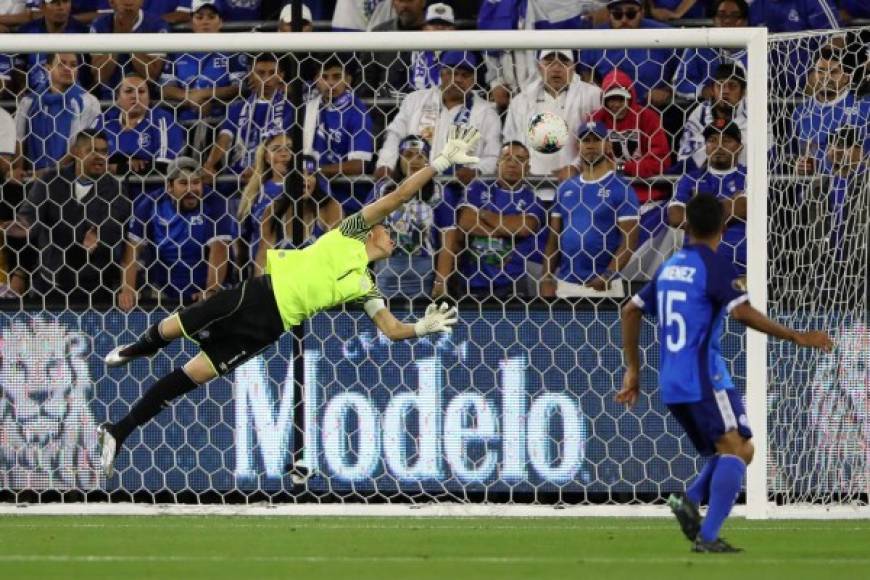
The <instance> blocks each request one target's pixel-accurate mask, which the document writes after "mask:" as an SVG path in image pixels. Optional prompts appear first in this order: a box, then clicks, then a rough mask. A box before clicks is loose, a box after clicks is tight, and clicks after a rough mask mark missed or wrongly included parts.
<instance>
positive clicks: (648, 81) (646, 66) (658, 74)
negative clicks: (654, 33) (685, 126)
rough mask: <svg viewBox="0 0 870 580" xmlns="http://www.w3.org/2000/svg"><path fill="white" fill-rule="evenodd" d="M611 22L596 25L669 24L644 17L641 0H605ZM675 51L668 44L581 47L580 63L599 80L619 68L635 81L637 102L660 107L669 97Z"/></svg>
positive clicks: (631, 27)
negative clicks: (625, 46) (606, 0)
mask: <svg viewBox="0 0 870 580" xmlns="http://www.w3.org/2000/svg"><path fill="white" fill-rule="evenodd" d="M607 9H608V11H609V14H610V22H608V23H607V24H604V25H602V26H599V27H598V28H603V29H611V30H635V29H638V28H670V26H668V25H667V24H663V23H661V22H658V21H656V20H650V19H648V18H644V15H643V2H642V0H611V1H610V2H608V3H607ZM677 61H678V59H677V55H676V53H675V52H674V50H673V49H670V48H609V49H605V50H601V49H586V50H581V51H580V63H581V66H582V67H583V68H585V69H586V71H588V72H590V73H592V74H594V75H595V76H596V77H597V78H598V79H599V80H600V79H602V78H604V76H605V75H607V73H609V72H610V71H612V70H614V69H617V68H618V69H620V70H622V71H624V72H625V73H627V74H628V76H630V77H631V79H632V80H633V81H634V82H635V85H634V86H635V88H636V90H637V96H638V103H639V104H641V105H644V104H646V103H649V104H650V105H653V106H654V107H657V108H659V109H664V108H665V107H667V106H668V105H669V104H670V103H671V100H672V97H673V91H672V89H671V86H670V84H669V83H670V81H671V80H672V79H673V78H674V71H675V70H676V67H677Z"/></svg>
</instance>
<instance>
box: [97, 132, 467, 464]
mask: <svg viewBox="0 0 870 580" xmlns="http://www.w3.org/2000/svg"><path fill="white" fill-rule="evenodd" d="M479 139H480V134H479V132H478V131H477V129H474V128H473V127H469V126H455V125H454V126H453V127H451V129H450V134H449V136H448V139H447V143H446V144H445V146H444V149H443V150H442V151H441V153H440V155H439V156H438V157H436V158H435V159H434V160H433V161H432V163H431V164H430V165H429V166H428V167H424V168H423V169H421V170H419V171H417V172H416V173H414V174H413V175H411V176H410V177H409V178H407V179H406V180H405V181H404V182H402V184H401V185H400V186H399V187H398V188H397V189H396V190H395V191H393V192H392V193H390V194H388V195H386V196H384V197H382V198H380V199H378V200H376V201H374V202H372V203H370V204H368V205H366V206H365V207H363V208H362V209H361V210H360V211H359V212H357V213H355V214H354V215H352V216H350V217H348V218H345V219H344V220H343V221H342V222H341V224H339V226H338V227H337V228H336V229H334V230H332V231H330V232H328V233H327V234H325V235H323V236H322V237H321V238H320V239H318V240H317V241H316V242H315V243H314V244H312V245H311V246H309V247H307V248H305V249H302V250H269V251H268V253H267V257H266V274H265V275H263V276H260V277H256V278H252V279H250V280H247V281H245V282H243V283H242V284H240V285H238V286H236V287H235V288H231V289H228V290H223V291H220V292H218V293H217V294H215V295H214V296H211V297H210V298H208V299H206V300H204V301H202V302H198V303H196V304H194V305H192V306H190V307H188V308H184V309H182V310H181V311H179V312H177V313H175V314H172V315H171V316H169V317H167V318H165V319H163V320H161V321H160V322H159V323H158V324H155V325H153V326H151V327H150V328H149V329H148V330H147V331H145V333H144V334H143V335H142V337H141V338H139V340H138V341H136V342H135V343H133V344H127V345H123V346H119V347H116V348H115V349H114V350H112V352H110V353H109V354H108V355H107V356H106V365H107V366H110V367H117V366H121V365H124V364H126V363H128V362H130V361H131V360H133V359H135V358H137V357H143V356H151V355H153V354H155V353H157V351H159V350H160V349H161V348H163V347H165V346H167V345H168V344H169V343H170V342H171V341H173V340H175V339H176V338H180V337H182V336H185V337H187V338H189V339H191V340H193V341H194V342H197V343H198V344H199V347H200V352H199V353H198V354H197V355H196V356H194V357H193V358H192V359H190V360H189V361H188V362H187V363H186V364H185V365H184V366H183V367H182V368H177V369H175V370H173V371H172V372H171V373H169V374H168V375H166V376H164V377H163V378H161V379H160V380H158V381H157V382H156V383H154V384H153V385H152V386H151V388H150V389H148V391H147V392H146V393H145V394H144V395H143V396H142V398H141V399H139V401H137V402H136V404H134V405H133V407H132V408H131V409H130V412H129V413H128V414H127V416H126V417H124V418H123V419H121V420H120V421H118V422H117V423H103V424H102V425H100V427H99V429H98V441H99V445H100V463H101V465H102V468H103V472H104V473H105V474H106V477H111V475H112V472H113V468H114V463H115V456H116V454H117V451H118V449H119V448H120V447H121V446H122V445H123V444H124V440H125V439H127V437H128V436H129V435H130V433H131V432H132V431H133V429H135V428H136V427H139V426H140V425H144V424H145V423H147V422H148V421H150V420H151V419H152V418H154V417H155V416H157V414H158V413H160V411H161V409H163V408H164V407H166V406H167V405H168V404H169V402H170V401H172V400H173V399H176V398H178V397H180V396H181V395H184V394H185V393H187V392H189V391H191V390H193V389H195V388H196V387H198V386H199V385H201V384H203V383H206V382H208V381H210V380H211V379H213V378H215V377H219V376H221V375H225V374H227V373H229V372H230V371H231V370H233V369H234V368H236V367H237V366H239V365H240V364H242V363H244V362H245V361H247V360H248V359H250V358H251V357H253V356H254V355H256V354H257V353H258V352H260V351H261V350H263V349H265V348H266V347H268V346H269V345H270V344H272V343H273V342H275V341H276V340H278V338H279V337H280V336H281V335H282V334H283V333H284V332H285V331H286V330H289V329H290V328H292V327H294V326H296V325H297V324H302V322H304V321H305V320H307V319H308V318H310V317H311V316H313V315H314V314H315V313H317V312H319V311H321V310H326V309H328V308H332V307H335V306H339V305H341V304H345V303H349V302H355V301H360V302H363V307H364V309H365V312H366V314H368V316H369V317H370V318H371V319H372V320H373V321H374V323H375V325H376V326H377V327H378V328H379V329H380V330H381V331H382V332H383V333H384V334H385V335H386V336H387V337H389V338H390V339H391V340H400V339H406V338H414V337H418V336H424V335H427V334H432V333H436V332H449V331H450V329H451V326H453V325H454V324H456V309H455V308H447V305H446V304H441V306H440V307H438V306H436V305H435V304H430V305H429V307H428V308H427V309H426V313H425V315H424V317H423V318H422V319H420V320H418V321H417V322H415V323H414V324H406V323H402V322H399V320H398V319H397V318H396V317H395V316H393V314H392V313H391V312H390V311H389V310H388V309H387V307H386V305H385V303H384V299H383V298H382V296H381V294H380V293H379V292H378V289H377V287H376V286H375V285H374V283H373V282H372V280H371V278H370V276H369V273H368V266H369V262H374V261H377V260H383V259H384V258H387V257H389V256H390V255H391V254H392V253H393V249H394V248H395V244H394V243H393V241H392V239H391V238H390V234H389V232H388V231H387V229H386V228H385V227H384V226H383V225H380V223H381V221H382V220H383V219H384V218H385V217H387V216H388V215H389V214H391V213H392V212H393V211H395V210H396V209H398V208H399V207H401V206H402V204H404V203H405V202H407V201H409V200H410V199H411V198H413V197H414V196H415V195H416V194H417V192H418V191H419V190H420V189H422V187H423V186H424V185H426V184H427V183H428V182H429V181H430V180H431V179H432V178H433V177H434V176H435V175H437V174H438V173H441V172H443V171H445V170H447V169H448V168H450V167H451V166H452V165H454V164H470V163H477V162H478V161H479V160H478V159H477V158H476V157H473V156H472V155H471V152H472V151H474V148H475V146H476V144H477V142H478V140H479Z"/></svg>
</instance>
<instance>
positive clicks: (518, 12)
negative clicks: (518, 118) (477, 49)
mask: <svg viewBox="0 0 870 580" xmlns="http://www.w3.org/2000/svg"><path fill="white" fill-rule="evenodd" d="M605 4H606V0H501V1H499V2H481V3H480V11H479V13H478V18H477V28H478V29H480V30H549V29H559V30H566V29H572V30H576V29H585V28H589V27H591V26H593V25H595V24H600V23H601V22H603V21H604V19H605V18H606V14H607V12H606V10H604V9H603V7H604V5H605ZM484 57H485V64H486V83H487V85H488V86H489V88H490V98H491V99H492V100H493V101H494V102H495V103H496V105H497V106H498V108H499V110H500V111H502V110H504V109H506V108H507V106H508V105H509V104H510V100H511V98H512V97H513V96H514V95H516V94H518V93H520V92H521V91H523V90H525V88H526V85H528V84H529V83H531V82H533V81H535V80H537V79H538V76H539V75H538V54H537V52H536V51H534V50H494V51H487V52H486V53H484Z"/></svg>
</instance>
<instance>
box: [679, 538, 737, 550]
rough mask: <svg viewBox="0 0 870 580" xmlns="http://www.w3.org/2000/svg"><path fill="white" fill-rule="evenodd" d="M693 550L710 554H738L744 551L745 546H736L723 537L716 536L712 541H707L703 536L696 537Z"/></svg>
mask: <svg viewBox="0 0 870 580" xmlns="http://www.w3.org/2000/svg"><path fill="white" fill-rule="evenodd" d="M692 551H693V552H702V553H709V554H736V553H738V552H742V551H743V548H735V547H734V546H732V545H731V544H729V543H728V542H726V541H725V540H723V539H722V538H716V539H715V540H713V541H712V542H705V541H704V540H702V539H701V536H698V537H697V538H695V543H694V545H693V546H692Z"/></svg>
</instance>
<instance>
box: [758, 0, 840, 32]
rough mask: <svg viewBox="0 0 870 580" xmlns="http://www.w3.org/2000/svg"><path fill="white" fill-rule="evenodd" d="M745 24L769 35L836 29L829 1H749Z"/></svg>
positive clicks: (837, 16) (837, 22)
mask: <svg viewBox="0 0 870 580" xmlns="http://www.w3.org/2000/svg"><path fill="white" fill-rule="evenodd" d="M749 23H750V25H752V26H766V27H767V29H768V31H770V32H802V31H804V30H829V29H834V28H839V27H840V20H839V15H838V14H837V9H836V8H835V7H834V2H833V1H832V0H753V1H752V2H751V3H750V8H749Z"/></svg>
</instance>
